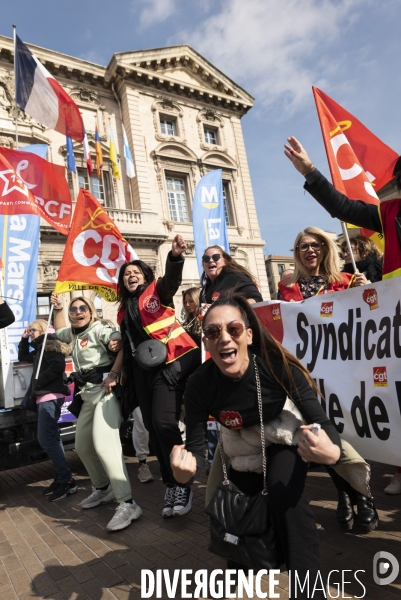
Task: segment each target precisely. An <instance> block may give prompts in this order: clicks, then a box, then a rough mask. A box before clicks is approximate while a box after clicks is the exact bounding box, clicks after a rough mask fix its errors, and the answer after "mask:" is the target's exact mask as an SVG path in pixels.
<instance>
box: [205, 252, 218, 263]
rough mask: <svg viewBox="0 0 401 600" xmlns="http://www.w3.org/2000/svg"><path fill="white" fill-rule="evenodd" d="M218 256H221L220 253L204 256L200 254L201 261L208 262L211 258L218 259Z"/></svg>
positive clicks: (215, 260)
mask: <svg viewBox="0 0 401 600" xmlns="http://www.w3.org/2000/svg"><path fill="white" fill-rule="evenodd" d="M219 258H221V254H212V256H207V255H206V254H205V255H204V256H202V262H204V263H208V262H210V261H211V260H212V259H213V260H214V262H217V261H218V260H219Z"/></svg>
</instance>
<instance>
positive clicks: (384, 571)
mask: <svg viewBox="0 0 401 600" xmlns="http://www.w3.org/2000/svg"><path fill="white" fill-rule="evenodd" d="M399 572H400V565H399V562H398V560H397V559H396V557H395V556H394V555H393V554H390V552H384V550H382V551H381V552H376V554H375V555H374V557H373V579H374V582H375V583H376V584H377V585H388V584H390V583H393V581H395V580H396V579H397V577H398V573H399Z"/></svg>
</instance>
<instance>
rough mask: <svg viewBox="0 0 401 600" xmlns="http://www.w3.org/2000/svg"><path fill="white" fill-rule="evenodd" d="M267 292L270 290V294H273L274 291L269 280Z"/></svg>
mask: <svg viewBox="0 0 401 600" xmlns="http://www.w3.org/2000/svg"><path fill="white" fill-rule="evenodd" d="M269 292H270V296H273V294H274V293H275V292H274V287H273V284H272V282H271V281H269Z"/></svg>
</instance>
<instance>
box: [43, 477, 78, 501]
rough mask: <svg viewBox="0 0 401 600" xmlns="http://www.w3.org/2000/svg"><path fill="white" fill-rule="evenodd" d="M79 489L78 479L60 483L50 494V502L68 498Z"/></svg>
mask: <svg viewBox="0 0 401 600" xmlns="http://www.w3.org/2000/svg"><path fill="white" fill-rule="evenodd" d="M77 489H78V486H77V484H76V481H75V480H74V479H71V481H67V482H66V483H59V484H58V486H57V487H56V489H55V490H54V492H53V493H52V494H51V495H50V496H49V500H50V502H56V501H57V500H62V499H63V498H66V497H67V496H68V495H69V494H74V493H75V492H76V491H77Z"/></svg>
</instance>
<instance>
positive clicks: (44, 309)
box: [36, 296, 50, 318]
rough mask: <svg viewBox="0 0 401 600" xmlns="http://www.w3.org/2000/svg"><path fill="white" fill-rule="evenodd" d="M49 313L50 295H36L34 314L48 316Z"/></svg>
mask: <svg viewBox="0 0 401 600" xmlns="http://www.w3.org/2000/svg"><path fill="white" fill-rule="evenodd" d="M49 313H50V297H49V296H37V298H36V314H37V316H38V317H39V318H40V317H48V316H49Z"/></svg>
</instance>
